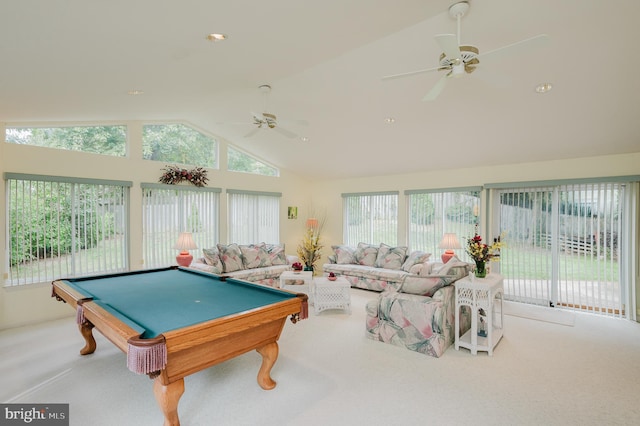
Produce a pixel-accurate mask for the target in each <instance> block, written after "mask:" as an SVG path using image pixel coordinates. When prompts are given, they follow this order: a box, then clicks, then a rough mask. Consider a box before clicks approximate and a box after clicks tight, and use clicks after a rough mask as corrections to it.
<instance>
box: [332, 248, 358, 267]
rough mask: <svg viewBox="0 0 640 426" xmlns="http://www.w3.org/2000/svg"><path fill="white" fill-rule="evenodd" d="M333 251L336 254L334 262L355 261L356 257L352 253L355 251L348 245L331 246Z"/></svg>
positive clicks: (350, 262) (352, 262)
mask: <svg viewBox="0 0 640 426" xmlns="http://www.w3.org/2000/svg"><path fill="white" fill-rule="evenodd" d="M331 248H332V249H333V252H334V253H335V254H336V263H337V264H339V265H350V264H354V263H356V258H355V257H354V255H353V252H354V251H355V250H354V249H353V248H352V247H349V246H331Z"/></svg>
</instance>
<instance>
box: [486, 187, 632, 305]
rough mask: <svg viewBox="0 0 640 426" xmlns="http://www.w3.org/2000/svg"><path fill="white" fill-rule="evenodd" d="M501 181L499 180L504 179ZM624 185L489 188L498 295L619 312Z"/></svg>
mask: <svg viewBox="0 0 640 426" xmlns="http://www.w3.org/2000/svg"><path fill="white" fill-rule="evenodd" d="M505 186H506V185H505ZM627 186H628V185H627V184H625V183H623V182H606V181H603V182H591V181H589V182H586V183H585V182H579V181H578V182H574V183H559V184H555V185H547V186H539V187H535V186H531V187H527V186H524V185H523V186H521V187H520V186H519V187H501V188H495V189H493V190H492V191H494V193H495V195H496V203H498V204H499V205H498V209H499V215H498V216H497V220H498V221H499V227H500V229H501V231H502V232H504V233H505V235H506V247H505V249H504V250H502V253H501V257H500V265H499V266H500V270H501V273H502V274H503V275H504V276H505V298H506V299H510V300H514V301H519V302H526V303H532V304H538V305H543V306H549V305H551V306H561V307H564V308H570V309H576V310H583V311H589V312H593V313H598V314H606V315H613V316H624V315H625V310H626V306H628V300H627V299H628V297H627V296H626V294H627V292H626V291H625V288H626V286H625V284H624V281H626V280H622V279H621V277H622V276H624V273H623V272H622V271H623V268H622V263H623V262H624V261H623V260H624V259H627V258H628V254H626V251H625V250H624V249H623V248H624V247H630V246H629V244H633V241H628V239H627V236H629V235H631V233H630V232H629V231H628V230H627V229H626V227H625V225H624V221H623V218H624V217H625V216H627V215H628V214H627V212H628V211H629V210H628V203H627V202H625V200H626V199H627V194H626V192H627Z"/></svg>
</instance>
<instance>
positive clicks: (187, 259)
mask: <svg viewBox="0 0 640 426" xmlns="http://www.w3.org/2000/svg"><path fill="white" fill-rule="evenodd" d="M192 260H193V256H191V254H190V253H189V252H188V251H181V252H180V254H179V255H177V256H176V262H178V265H180V266H189V265H191V261H192Z"/></svg>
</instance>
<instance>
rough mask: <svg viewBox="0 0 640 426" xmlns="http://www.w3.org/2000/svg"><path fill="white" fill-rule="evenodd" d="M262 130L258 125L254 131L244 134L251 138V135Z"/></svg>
mask: <svg viewBox="0 0 640 426" xmlns="http://www.w3.org/2000/svg"><path fill="white" fill-rule="evenodd" d="M259 131H260V128H259V127H256V128H255V129H253V130H252V131H250V132H249V133H247V134H246V135H244V137H245V138H250V137H251V136H253V135H255V134H256V133H258V132H259Z"/></svg>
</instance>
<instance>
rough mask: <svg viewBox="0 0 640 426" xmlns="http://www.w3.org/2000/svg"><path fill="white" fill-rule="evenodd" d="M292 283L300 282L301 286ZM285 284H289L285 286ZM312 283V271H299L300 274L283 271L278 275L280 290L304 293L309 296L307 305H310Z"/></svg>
mask: <svg viewBox="0 0 640 426" xmlns="http://www.w3.org/2000/svg"><path fill="white" fill-rule="evenodd" d="M292 281H294V282H300V281H302V284H293V283H291V282H292ZM287 282H288V283H289V284H287ZM312 283H313V271H301V272H297V273H296V272H293V271H284V272H283V273H282V274H280V288H282V289H284V290H289V291H295V292H296V293H305V294H306V295H307V296H309V303H312V300H311V286H312Z"/></svg>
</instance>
